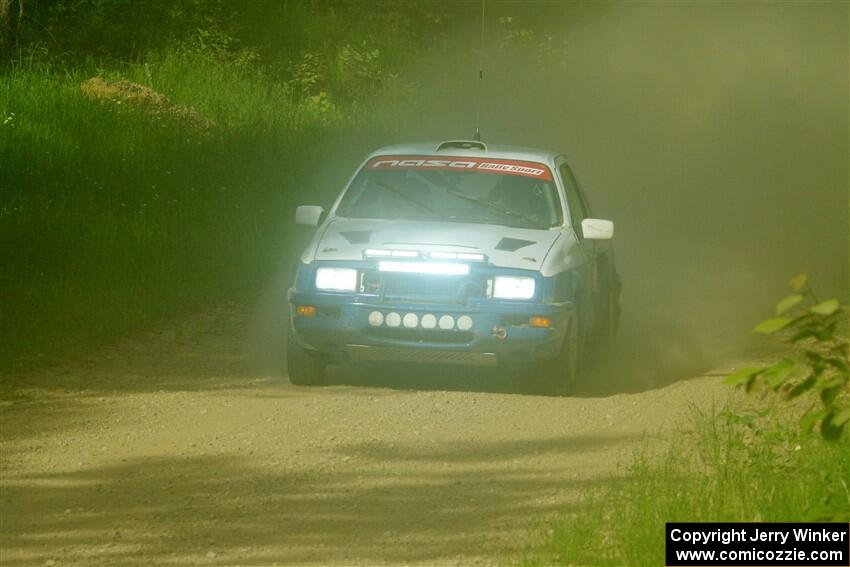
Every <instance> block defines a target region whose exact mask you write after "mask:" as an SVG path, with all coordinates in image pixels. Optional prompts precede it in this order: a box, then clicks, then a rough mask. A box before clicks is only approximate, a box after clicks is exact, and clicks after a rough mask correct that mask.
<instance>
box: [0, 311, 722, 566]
mask: <svg viewBox="0 0 850 567" xmlns="http://www.w3.org/2000/svg"><path fill="white" fill-rule="evenodd" d="M250 320H251V316H250V310H249V309H245V308H240V307H238V306H233V305H231V306H227V307H220V308H216V309H212V310H210V311H208V312H206V313H204V314H202V315H198V316H195V317H191V318H187V319H184V320H181V321H179V322H173V323H170V324H167V325H164V326H163V327H162V328H161V329H159V330H157V331H153V332H151V333H148V334H147V335H145V336H141V337H137V338H135V339H133V340H131V341H125V342H122V343H120V344H117V345H115V346H113V347H111V348H109V349H107V350H105V351H103V352H102V353H101V354H99V355H98V356H96V357H92V358H90V359H88V360H86V361H84V362H81V363H76V364H74V365H72V366H67V367H61V368H53V369H51V370H48V371H42V372H39V373H38V374H35V375H29V376H23V377H21V376H18V377H11V378H9V379H6V381H5V385H4V386H3V388H4V390H3V392H2V421H0V425H2V432H0V452H1V453H2V494H0V507H2V508H0V510H2V516H0V523H1V524H2V526H0V536H2V539H0V554H2V556H0V564H2V565H4V567H13V566H17V565H57V566H59V565H104V564H106V565H133V564H144V565H150V564H172V565H234V564H241V565H291V564H333V565H361V564H362V565H367V564H368V565H372V564H392V565H396V564H398V565H402V564H404V565H420V564H427V565H455V564H461V565H469V564H493V563H504V562H505V561H506V558H510V557H511V554H513V553H515V552H516V551H517V550H520V549H522V548H523V547H524V546H525V545H526V544H527V541H528V535H529V530H533V529H534V528H535V526H536V525H539V521H540V520H541V519H544V518H545V517H546V516H547V515H549V514H551V513H553V512H556V511H558V510H563V509H564V508H565V507H567V506H569V503H570V502H571V501H574V499H576V498H578V497H580V495H581V494H582V493H583V492H584V491H586V490H587V489H589V488H590V487H592V486H594V485H599V484H602V483H605V482H607V481H609V480H610V479H611V478H612V477H613V476H614V475H617V474H619V473H618V471H619V465H621V464H623V463H625V462H628V458H629V456H630V454H631V453H632V452H633V451H634V450H635V449H637V448H638V447H639V446H641V444H642V443H643V442H649V443H658V442H660V441H661V440H663V439H664V438H665V436H666V435H668V434H669V433H670V432H671V431H672V429H674V428H675V427H677V426H679V425H681V422H682V419H681V416H682V415H683V414H684V412H686V411H687V407H688V405H689V404H690V403H696V404H705V405H707V404H712V403H715V402H716V401H719V400H722V399H723V398H724V397H725V396H726V395H727V392H726V391H725V389H724V388H722V387H721V386H719V384H718V382H719V380H718V379H717V378H716V376H715V377H712V376H703V377H696V378H693V379H690V380H687V381H681V382H678V383H676V384H673V385H671V386H667V387H664V388H659V389H654V390H646V391H643V392H640V393H632V394H613V393H611V392H604V391H603V392H596V393H594V394H585V395H584V396H581V397H573V398H556V397H545V396H539V395H511V394H509V393H505V392H506V391H507V390H508V384H507V383H506V382H505V378H503V377H501V376H499V375H495V374H492V373H490V374H487V373H478V372H474V373H470V372H469V371H467V370H459V371H457V370H456V371H446V370H443V369H434V368H430V369H428V368H426V369H414V370H411V369H405V368H392V369H388V370H385V371H384V372H382V373H378V374H375V373H372V372H366V373H364V372H357V371H354V370H345V371H342V372H339V373H337V374H336V375H335V377H334V379H333V381H332V382H333V384H332V385H330V386H328V387H324V388H299V387H293V386H291V385H290V384H289V383H288V382H287V381H286V379H285V378H278V377H275V376H274V373H273V372H270V371H260V370H257V365H255V364H253V363H251V362H250V358H251V357H246V356H244V352H245V348H244V345H245V341H246V339H245V337H246V336H247V334H249V331H248V329H249V328H250V327H251V325H250ZM435 376H438V378H435ZM10 381H11V385H10Z"/></svg>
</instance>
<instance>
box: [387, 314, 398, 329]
mask: <svg viewBox="0 0 850 567" xmlns="http://www.w3.org/2000/svg"><path fill="white" fill-rule="evenodd" d="M399 325H401V315H399V314H398V313H396V312H395V311H392V312H390V313H387V327H398V326H399Z"/></svg>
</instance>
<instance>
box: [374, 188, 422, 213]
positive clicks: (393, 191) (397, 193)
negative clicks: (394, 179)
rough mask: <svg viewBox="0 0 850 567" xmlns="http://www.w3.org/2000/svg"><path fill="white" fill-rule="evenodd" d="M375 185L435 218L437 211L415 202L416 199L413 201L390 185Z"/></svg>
mask: <svg viewBox="0 0 850 567" xmlns="http://www.w3.org/2000/svg"><path fill="white" fill-rule="evenodd" d="M375 185H377V186H378V187H380V188H381V189H384V190H386V191H389V192H390V193H394V194H396V195H398V196H399V197H401V198H402V199H404V200H405V201H408V202H410V203H413V204H414V205H416V206H417V207H419V208H420V209H424V210H426V211H428V212H429V213H431V215H432V216H437V211H435V210H434V209H433V208H431V207H430V206H428V205H426V204H425V203H422V202H420V201H417V200H416V199H414V198H413V197H411V196H410V195H408V194H407V193H404V192H403V191H399V190H398V189H396V188H395V187H393V186H392V185H387V184H386V183H384V182H383V181H375Z"/></svg>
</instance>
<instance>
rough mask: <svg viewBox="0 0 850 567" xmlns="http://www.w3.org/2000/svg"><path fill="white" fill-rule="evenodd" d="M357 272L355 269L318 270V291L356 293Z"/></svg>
mask: <svg viewBox="0 0 850 567" xmlns="http://www.w3.org/2000/svg"><path fill="white" fill-rule="evenodd" d="M356 288H357V270H355V269H354V268H319V269H318V270H316V289H326V290H331V291H354V290H355V289H356Z"/></svg>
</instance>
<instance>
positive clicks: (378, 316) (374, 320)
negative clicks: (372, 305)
mask: <svg viewBox="0 0 850 567" xmlns="http://www.w3.org/2000/svg"><path fill="white" fill-rule="evenodd" d="M383 322H384V314H383V313H381V312H380V311H372V312H371V313H369V324H370V325H372V326H373V327H380V326H381V324H382V323H383Z"/></svg>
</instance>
